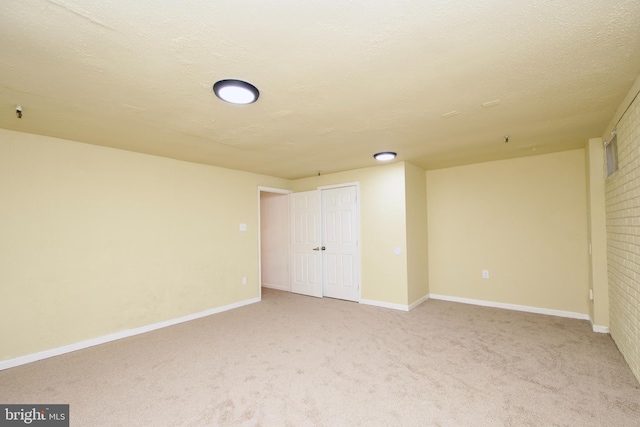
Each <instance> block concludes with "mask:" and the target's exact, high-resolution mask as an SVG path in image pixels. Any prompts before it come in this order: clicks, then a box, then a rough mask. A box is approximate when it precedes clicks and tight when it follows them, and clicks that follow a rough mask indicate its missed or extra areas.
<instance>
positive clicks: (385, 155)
mask: <svg viewBox="0 0 640 427" xmlns="http://www.w3.org/2000/svg"><path fill="white" fill-rule="evenodd" d="M396 156H397V154H396V153H394V152H393V151H383V152H382V153H376V154H374V155H373V158H374V159H376V160H378V161H379V162H387V161H389V160H393V159H395V158H396Z"/></svg>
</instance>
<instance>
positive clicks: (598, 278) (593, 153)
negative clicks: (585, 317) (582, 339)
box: [585, 138, 609, 327]
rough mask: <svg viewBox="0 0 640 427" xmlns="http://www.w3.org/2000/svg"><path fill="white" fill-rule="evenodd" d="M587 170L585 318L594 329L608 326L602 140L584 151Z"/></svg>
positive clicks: (591, 142)
mask: <svg viewBox="0 0 640 427" xmlns="http://www.w3.org/2000/svg"><path fill="white" fill-rule="evenodd" d="M585 154H586V156H585V157H586V169H587V204H588V205H587V225H588V227H587V235H588V240H589V242H590V244H591V255H590V256H589V288H590V289H591V290H593V301H590V303H589V317H591V321H592V322H593V324H594V325H597V326H603V327H608V326H609V282H608V278H607V232H606V226H607V222H606V214H605V193H604V147H603V145H602V138H592V139H590V140H589V142H588V143H587V145H586V147H585Z"/></svg>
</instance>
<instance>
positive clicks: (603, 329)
mask: <svg viewBox="0 0 640 427" xmlns="http://www.w3.org/2000/svg"><path fill="white" fill-rule="evenodd" d="M589 321H590V322H591V328H593V332H597V333H599V334H608V333H609V327H608V326H600V325H594V324H593V320H591V319H589Z"/></svg>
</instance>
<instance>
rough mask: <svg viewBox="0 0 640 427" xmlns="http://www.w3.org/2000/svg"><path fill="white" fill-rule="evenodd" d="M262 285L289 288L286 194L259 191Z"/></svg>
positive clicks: (287, 198) (282, 288) (287, 201)
mask: <svg viewBox="0 0 640 427" xmlns="http://www.w3.org/2000/svg"><path fill="white" fill-rule="evenodd" d="M260 253H261V258H260V261H261V263H260V269H261V279H262V286H266V287H269V288H274V289H281V290H287V291H288V290H289V196H288V195H287V194H279V193H269V192H265V191H261V192H260Z"/></svg>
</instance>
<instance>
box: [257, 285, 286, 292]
mask: <svg viewBox="0 0 640 427" xmlns="http://www.w3.org/2000/svg"><path fill="white" fill-rule="evenodd" d="M262 287H263V288H269V289H277V290H279V291H287V292H289V285H272V284H270V283H263V284H262Z"/></svg>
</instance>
